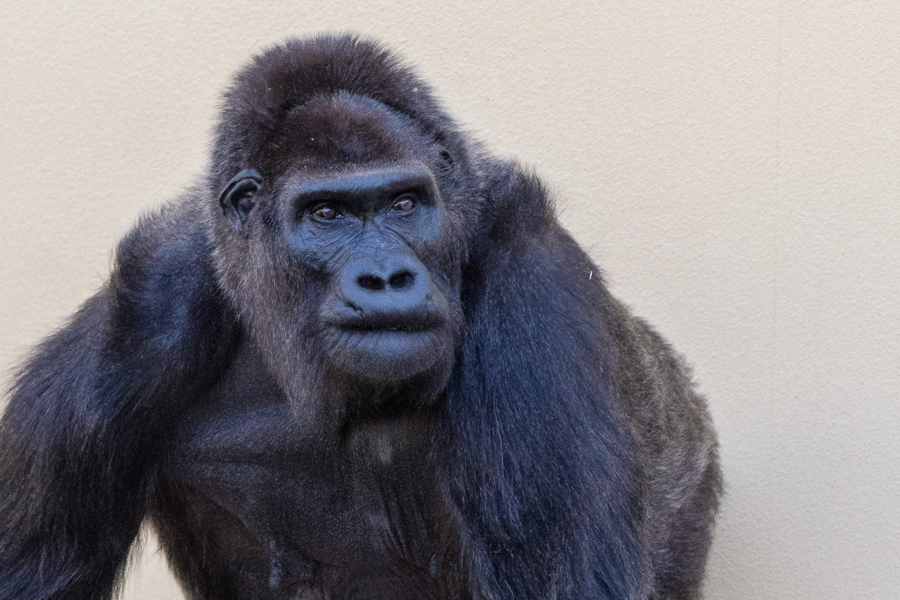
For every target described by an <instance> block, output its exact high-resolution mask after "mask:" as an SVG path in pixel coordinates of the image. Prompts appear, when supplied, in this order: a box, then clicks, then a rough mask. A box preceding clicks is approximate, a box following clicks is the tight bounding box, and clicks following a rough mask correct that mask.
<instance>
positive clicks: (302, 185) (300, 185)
mask: <svg viewBox="0 0 900 600" xmlns="http://www.w3.org/2000/svg"><path fill="white" fill-rule="evenodd" d="M279 188H280V191H281V192H283V193H285V192H286V193H289V194H290V195H291V197H293V198H295V199H302V198H303V197H310V198H313V199H316V200H319V201H328V200H332V199H334V200H340V201H341V202H343V203H350V204H357V205H363V204H365V203H368V202H373V201H374V202H377V201H378V199H379V198H382V197H391V196H393V195H395V194H398V193H400V192H405V191H411V190H419V191H421V192H422V193H423V195H424V196H423V197H427V198H429V199H430V201H431V202H432V203H433V202H436V201H437V200H438V198H439V195H438V185H437V182H436V181H435V179H434V175H433V174H432V173H431V171H430V170H429V169H428V168H427V166H426V165H425V164H423V163H421V162H418V161H406V162H397V163H394V162H391V163H384V162H375V163H372V164H370V165H369V166H368V167H367V168H357V167H344V168H342V169H328V170H318V169H313V170H304V171H298V172H294V173H291V174H290V175H289V176H288V177H287V178H285V179H284V181H281V182H279Z"/></svg>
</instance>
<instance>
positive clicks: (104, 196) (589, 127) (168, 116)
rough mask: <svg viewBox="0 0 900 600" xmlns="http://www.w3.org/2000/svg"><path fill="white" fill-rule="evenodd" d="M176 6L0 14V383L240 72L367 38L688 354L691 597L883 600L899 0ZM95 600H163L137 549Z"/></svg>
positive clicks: (893, 488)
mask: <svg viewBox="0 0 900 600" xmlns="http://www.w3.org/2000/svg"><path fill="white" fill-rule="evenodd" d="M203 4H204V5H203V6H201V5H198V3H190V4H186V3H184V2H180V1H174V0H165V1H151V2H147V1H146V0H145V1H143V2H131V1H122V0H118V1H116V2H111V1H109V2H105V1H101V0H84V1H82V2H78V3H75V2H39V3H34V2H30V1H28V2H26V1H24V0H6V1H5V2H2V4H0V82H2V83H0V176H2V181H3V188H2V189H3V194H2V210H3V211H4V218H3V219H0V256H2V261H0V332H2V334H0V369H3V372H4V373H5V372H8V370H9V369H10V368H11V366H12V365H13V364H14V362H15V361H16V360H17V358H19V357H21V356H22V355H23V353H24V352H25V351H26V349H27V348H28V347H29V346H31V345H32V344H33V343H35V342H36V341H37V340H38V339H40V338H41V337H42V336H43V335H45V334H47V333H49V332H50V331H51V330H52V329H53V328H54V327H55V326H57V325H58V324H59V323H60V322H61V321H62V319H63V318H64V317H65V316H67V315H68V314H70V313H71V312H72V311H73V310H74V309H75V308H76V307H77V306H78V305H79V303H80V302H82V301H83V300H84V299H85V298H86V297H87V296H88V295H89V294H90V293H91V292H92V291H93V290H94V289H95V288H96V287H97V286H98V285H100V283H101V282H102V281H103V279H104V278H105V276H106V274H107V272H108V269H109V263H110V257H111V250H112V248H113V247H114V244H115V243H116V241H117V239H118V238H119V237H120V236H121V235H122V234H123V233H124V232H125V231H126V230H127V229H128V227H129V225H130V224H131V223H133V222H134V221H135V219H136V217H137V216H138V215H139V214H140V212H141V211H142V210H144V209H146V208H148V207H151V206H154V205H156V204H158V203H160V202H161V201H162V200H164V199H166V198H170V197H172V196H173V195H175V194H176V193H177V192H178V191H179V190H181V189H182V188H184V187H185V186H186V185H188V184H189V183H190V182H191V181H192V179H193V178H195V177H196V176H197V175H198V174H199V173H200V172H201V171H202V169H203V166H204V161H205V155H206V147H207V144H208V141H209V129H210V125H211V123H212V120H213V118H214V116H215V107H216V103H217V97H218V95H219V93H220V91H221V90H222V89H223V88H224V86H225V85H226V83H227V81H228V79H229V77H230V75H231V74H232V73H233V71H234V70H235V69H236V68H237V67H239V66H240V65H241V64H243V63H244V62H245V61H246V60H247V58H248V57H249V56H250V55H251V54H252V53H254V52H256V51H257V50H259V49H260V48H262V47H264V46H265V45H267V44H269V43H271V42H274V41H278V40H281V39H282V38H284V37H286V36H288V35H303V34H307V33H310V32H315V31H319V30H335V29H339V30H344V29H352V30H356V31H361V32H365V33H370V34H373V35H375V36H377V37H379V38H381V39H383V40H385V41H386V42H388V43H389V44H391V45H392V46H394V47H396V48H398V49H400V50H402V51H403V52H404V53H405V54H406V56H407V57H408V58H409V59H410V60H411V61H413V62H415V63H416V64H418V65H419V69H420V72H421V73H422V74H423V75H425V76H426V77H427V78H428V79H429V80H431V81H432V82H433V83H434V84H435V86H436V88H437V90H438V92H439V93H440V94H441V95H442V96H443V98H444V99H445V101H446V105H447V106H448V107H449V109H450V110H451V112H453V113H454V114H456V115H457V116H458V117H459V118H460V119H461V120H462V121H463V122H464V123H466V124H467V125H468V126H469V127H470V128H471V129H472V131H473V132H475V133H476V134H477V135H478V136H480V137H482V138H483V139H485V140H487V141H488V142H489V144H490V145H491V146H492V147H493V148H494V149H496V150H497V151H498V152H501V153H504V154H510V155H516V156H518V157H520V158H521V159H522V160H523V161H525V162H526V163H529V164H531V165H533V166H535V167H536V169H537V170H538V171H539V172H540V173H541V174H542V175H543V176H544V177H545V178H546V179H547V180H548V181H549V182H550V183H551V185H552V187H553V188H554V189H555V191H556V192H557V195H558V197H559V198H560V204H561V207H562V209H563V210H562V215H563V220H564V222H565V223H566V225H567V226H568V227H569V228H570V229H571V231H572V232H573V233H574V235H575V236H576V237H577V238H578V239H579V240H581V242H582V243H583V244H585V246H586V247H588V248H589V250H590V252H591V254H592V256H593V257H594V258H595V259H596V260H597V261H598V262H599V263H600V264H601V265H602V266H603V267H604V269H605V271H606V273H607V276H608V279H609V282H610V284H611V287H612V289H613V291H614V292H615V293H617V294H618V295H619V296H621V297H622V298H624V299H625V300H626V301H627V302H629V303H630V304H632V305H633V306H634V307H635V309H636V310H637V312H638V313H639V314H642V315H643V316H645V317H647V318H648V319H650V320H651V321H652V322H654V323H655V324H656V325H657V326H658V327H659V328H660V330H661V331H662V332H664V333H665V334H666V335H667V336H668V337H669V338H670V339H671V340H672V341H673V342H674V343H675V345H676V346H677V347H678V348H679V349H680V350H682V351H683V352H685V353H686V354H687V355H688V356H689V358H690V359H691V361H692V362H693V364H694V365H695V367H696V373H697V376H698V378H699V380H700V381H701V383H702V389H703V390H704V392H705V393H706V394H707V395H708V397H709V398H710V402H711V405H712V411H713V414H714V417H715V420H716V422H717V425H718V428H719V431H720V435H721V442H722V456H723V459H724V468H725V474H726V477H727V498H726V500H725V505H724V509H723V511H722V515H721V520H720V526H719V529H718V532H717V538H716V542H715V547H714V553H713V557H712V560H711V563H710V569H709V580H708V584H707V597H708V598H710V599H723V600H724V599H727V600H738V599H745V598H746V599H748V600H750V599H753V600H759V599H760V598H773V599H775V598H778V599H780V598H791V599H794V600H806V599H809V600H813V599H815V600H822V599H826V598H827V599H832V598H833V599H845V598H854V599H863V598H872V599H879V600H882V599H885V598H891V597H896V594H897V590H898V589H900V501H898V494H900V460H898V455H900V235H898V232H900V203H898V199H900V198H898V196H900V41H898V39H900V37H898V36H900V3H898V2H896V1H894V0H891V1H888V0H881V1H877V0H876V1H872V0H869V1H866V0H856V1H832V0H828V1H822V0H796V1H793V2H786V1H785V2H778V1H775V0H745V1H738V0H715V1H709V0H704V1H700V0H679V1H675V0H671V1H667V2H660V1H655V0H650V1H644V2H616V1H611V0H580V1H571V2H565V1H560V0H554V1H552V2H532V3H524V2H519V1H506V0H503V1H499V0H494V1H492V2H485V3H481V2H467V3H443V4H441V5H439V4H438V3H431V2H404V1H400V0H390V1H386V0H371V1H369V2H366V3H358V4H356V5H354V4H351V3H349V2H336V1H331V2H321V3H314V2H306V1H298V2H266V1H256V2H246V1H242V2H234V3H227V2H226V3H217V5H216V6H213V5H212V3H203ZM205 4H209V5H208V6H206V5H205ZM125 597H126V598H128V599H129V600H136V599H142V600H152V599H157V598H159V599H163V598H179V597H180V592H178V591H177V588H176V587H175V584H174V583H173V582H172V580H171V578H170V576H169V575H168V574H167V572H166V570H165V567H164V566H163V560H162V558H161V557H160V556H159V554H158V553H156V552H155V547H154V544H153V541H152V539H151V540H150V541H149V542H148V543H147V544H146V547H145V553H144V559H143V561H142V562H141V563H140V566H139V567H137V568H136V570H135V571H134V572H133V573H132V575H131V576H130V578H129V580H128V583H127V586H126V592H125Z"/></svg>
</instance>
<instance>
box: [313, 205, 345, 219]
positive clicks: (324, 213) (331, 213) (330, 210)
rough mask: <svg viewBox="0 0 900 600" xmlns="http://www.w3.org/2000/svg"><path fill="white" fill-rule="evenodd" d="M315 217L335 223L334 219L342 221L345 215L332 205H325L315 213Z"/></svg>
mask: <svg viewBox="0 0 900 600" xmlns="http://www.w3.org/2000/svg"><path fill="white" fill-rule="evenodd" d="M313 216H314V217H316V218H317V219H321V220H323V221H333V220H334V219H340V218H341V217H343V216H344V215H343V213H341V211H339V210H338V209H336V208H335V207H333V206H331V205H330V204H324V205H322V206H320V207H319V208H317V209H316V210H315V211H313Z"/></svg>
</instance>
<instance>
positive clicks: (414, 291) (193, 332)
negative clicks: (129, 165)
mask: <svg viewBox="0 0 900 600" xmlns="http://www.w3.org/2000/svg"><path fill="white" fill-rule="evenodd" d="M209 164H210V167H209V169H208V173H207V174H206V176H205V178H204V179H203V180H202V183H201V184H199V185H197V186H196V187H194V188H192V189H190V190H188V191H187V192H186V193H185V194H184V195H183V196H182V197H181V198H180V199H178V200H177V201H175V202H173V203H171V204H169V205H166V206H164V207H163V208H162V209H161V210H159V211H158V212H156V213H154V214H152V215H149V216H146V217H144V218H143V219H141V220H140V222H139V223H138V225H137V226H136V227H135V228H134V229H133V230H132V231H131V232H130V233H129V234H128V235H127V236H126V237H125V238H124V239H123V240H122V242H121V243H120V245H119V247H118V250H117V253H116V260H115V264H114V267H113V269H112V274H111V275H110V277H109V280H108V281H107V282H106V283H105V285H104V286H103V287H102V288H101V289H100V291H98V292H97V293H96V295H94V296H93V297H91V298H90V299H88V300H87V301H86V302H85V303H84V305H83V306H82V307H81V308H80V309H79V310H78V311H77V313H76V314H75V315H74V316H73V317H72V318H71V320H70V321H69V322H68V323H67V324H66V325H65V326H64V327H63V328H62V329H60V330H59V331H58V332H56V333H55V334H53V335H52V336H50V337H49V338H48V339H47V340H45V341H44V342H43V343H42V344H41V345H40V346H38V347H37V348H36V350H35V351H34V352H33V354H32V355H31V356H30V358H29V359H28V360H27V361H26V362H25V364H24V366H23V367H22V368H21V370H20V371H19V373H18V375H17V378H16V381H15V383H14V384H13V386H12V389H11V392H10V401H9V404H8V407H7V410H6V412H5V414H4V416H3V419H2V422H0V599H2V600H11V599H18V600H21V599H29V600H33V599H53V600H63V599H65V600H100V599H108V598H110V597H111V596H112V595H113V594H114V593H115V592H116V590H117V586H118V584H119V582H120V580H121V575H122V571H123V568H124V567H123V564H124V563H125V562H126V558H127V556H128V553H129V549H130V547H131V545H132V543H133V541H134V540H135V537H136V535H137V533H138V530H139V528H140V527H141V524H142V523H143V522H144V521H145V520H146V521H148V522H149V523H151V524H152V526H153V527H154V528H155V530H156V532H157V533H158V536H159V538H160V540H161V543H162V545H163V548H164V550H165V553H166V555H167V558H168V560H169V563H170V564H171V567H172V569H173V571H174V573H175V574H176V576H177V578H178V579H179V581H180V583H181V585H182V586H183V588H184V590H185V593H186V594H187V595H188V597H190V598H195V599H207V600H250V599H254V600H288V599H294V600H313V599H315V600H350V599H353V600H429V599H430V600H451V599H453V600H456V599H459V600H502V599H506V600H512V599H516V600H521V599H527V598H533V599H547V600H549V599H554V600H585V599H597V600H600V599H607V600H612V599H629V600H637V599H659V600H662V599H682V598H698V597H699V595H700V586H701V580H702V578H703V572H704V564H705V561H706V556H707V553H708V549H709V545H710V537H711V533H712V526H713V520H714V515H715V512H716V507H717V503H718V497H719V493H720V487H721V485H720V472H719V467H718V460H717V447H716V440H715V435H714V433H713V430H712V426H711V422H710V417H709V414H708V412H707V408H706V403H705V401H704V399H703V398H702V397H701V396H700V395H699V394H698V393H697V392H696V391H695V389H694V386H693V383H692V381H691V375H690V371H689V369H688V367H687V366H686V364H685V362H684V361H683V359H682V358H681V357H680V356H679V355H678V354H677V353H675V352H674V351H673V350H672V349H671V348H670V346H669V345H668V344H667V343H666V342H665V341H664V340H663V339H662V338H661V337H660V336H659V335H658V334H657V333H656V332H655V331H654V330H653V329H652V328H651V327H650V326H648V325H647V324H646V323H645V322H644V321H641V320H640V319H638V318H636V317H634V316H632V315H631V313H630V312H629V310H628V309H627V308H626V307H624V306H623V305H622V304H621V303H620V302H619V301H617V300H616V299H615V298H613V297H612V296H611V295H610V294H609V292H608V291H607V289H606V288H605V287H604V284H603V281H602V278H601V277H600V275H599V273H600V271H599V270H598V268H597V267H596V266H595V265H594V264H593V263H592V262H591V260H590V259H589V258H588V257H587V255H586V254H585V253H584V252H583V251H582V250H581V249H580V248H579V246H578V245H577V243H576V242H575V241H574V240H573V239H572V238H571V237H570V236H569V235H568V234H567V233H566V231H565V230H564V229H563V228H562V227H561V226H560V224H559V223H558V221H557V219H556V217H555V215H554V209H553V206H552V203H551V201H550V199H549V197H548V193H547V191H546V189H545V188H544V187H543V186H542V184H541V182H540V181H539V180H538V179H537V178H536V177H535V176H534V175H533V174H532V173H531V172H529V171H528V170H526V169H523V168H521V167H520V166H519V165H517V164H515V163H513V162H509V161H506V160H501V159H499V158H497V157H495V156H492V155H491V154H490V153H488V152H487V151H486V150H484V149H483V148H482V147H481V146H479V144H478V143H477V142H475V141H473V140H472V139H471V138H470V137H469V136H467V135H465V134H464V133H463V132H462V131H461V129H460V127H459V126H458V125H457V124H456V123H455V122H454V121H453V119H451V117H449V116H448V115H447V114H446V113H445V112H444V110H443V109H442V108H441V106H440V104H439V103H438V102H437V100H436V99H435V98H434V96H433V95H432V93H431V92H430V91H429V87H428V86H427V85H426V84H425V83H424V82H423V81H422V80H420V79H419V78H417V76H416V75H415V74H414V72H413V71H412V70H410V69H409V68H408V67H407V66H405V65H404V64H403V63H402V62H401V61H400V59H398V58H397V57H396V56H395V55H393V54H392V53H390V52H388V51H387V50H385V49H384V48H383V47H382V46H380V45H379V44H377V43H374V42H372V41H369V40H366V39H362V38H359V37H353V36H322V37H317V38H314V39H308V40H291V41H287V42H286V43H284V44H282V45H278V46H275V47H273V48H271V49H269V50H268V51H266V52H264V53H262V54H261V55H259V56H258V57H256V58H255V59H254V60H253V61H252V62H251V63H250V65H249V66H247V67H246V68H244V69H243V70H242V71H240V72H239V73H238V74H237V76H236V78H235V80H234V82H233V84H232V85H231V87H230V88H229V89H228V91H227V92H226V94H225V97H224V101H223V105H222V109H221V118H220V121H219V123H218V125H217V127H216V129H215V133H214V145H213V148H212V156H211V160H210V163H209Z"/></svg>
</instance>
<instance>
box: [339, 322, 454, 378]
mask: <svg viewBox="0 0 900 600" xmlns="http://www.w3.org/2000/svg"><path fill="white" fill-rule="evenodd" d="M327 337H328V338H329V339H328V343H327V344H326V347H328V348H329V349H330V352H329V353H328V354H329V359H330V360H329V362H330V366H331V369H330V370H331V371H332V373H334V374H336V375H337V376H338V377H346V378H348V379H349V380H352V381H358V382H365V383H370V384H377V383H379V382H384V383H394V384H396V383H398V382H402V381H407V380H410V379H412V378H415V377H417V376H419V375H422V374H424V373H427V372H433V371H435V370H436V369H437V370H439V371H443V369H442V368H441V366H442V365H448V366H449V365H450V364H451V363H452V361H453V348H452V345H450V344H448V343H447V334H446V332H445V331H442V329H440V328H437V329H429V330H426V331H396V330H370V331H360V330H357V329H341V328H332V329H331V330H330V331H329V332H328V334H327Z"/></svg>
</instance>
